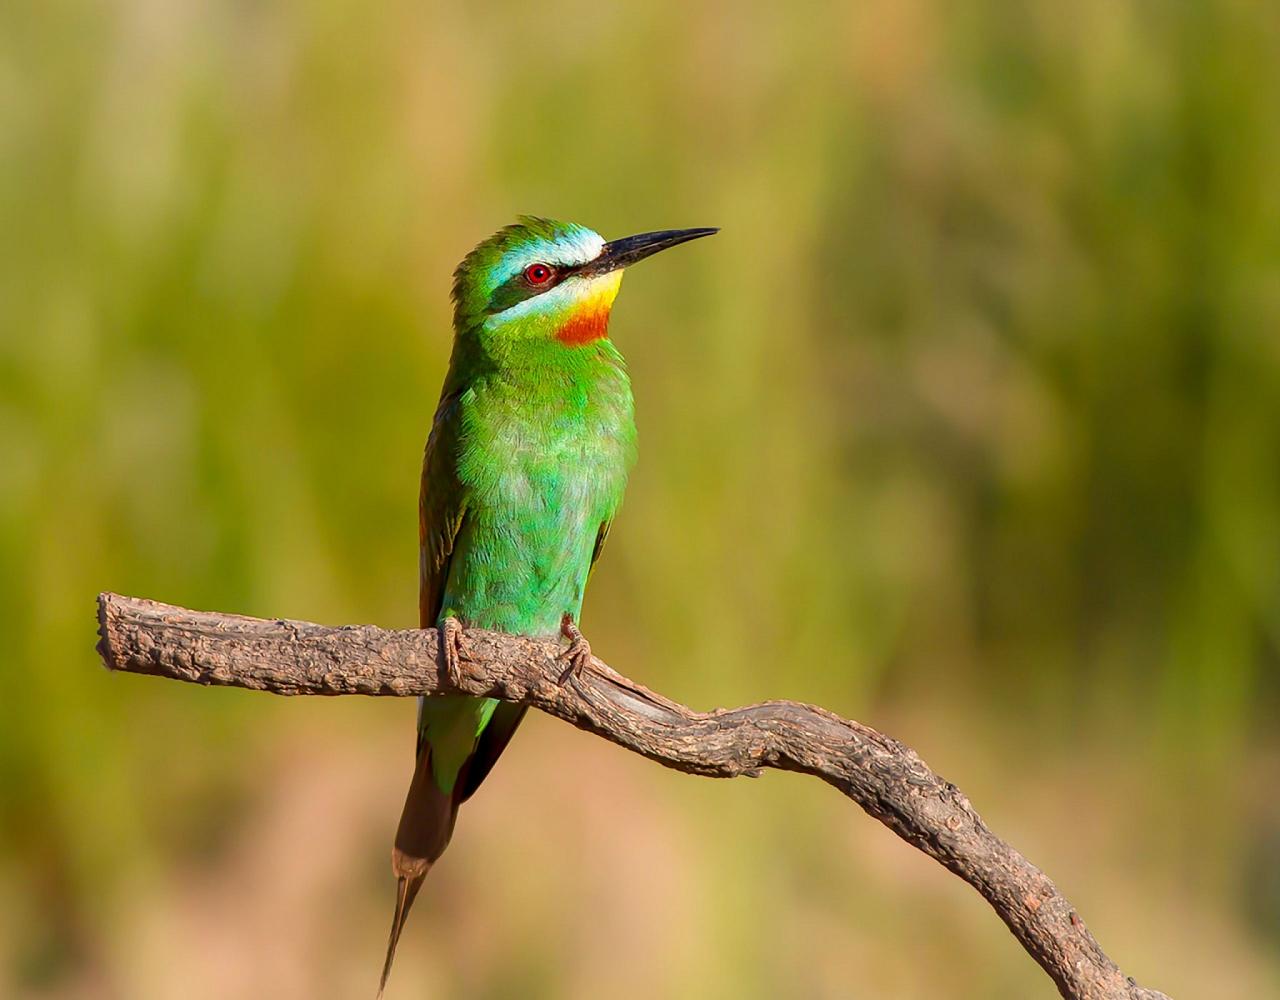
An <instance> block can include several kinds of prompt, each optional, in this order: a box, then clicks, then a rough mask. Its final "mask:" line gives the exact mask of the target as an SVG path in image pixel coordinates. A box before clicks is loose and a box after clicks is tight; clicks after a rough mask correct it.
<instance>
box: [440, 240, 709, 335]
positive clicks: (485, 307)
mask: <svg viewBox="0 0 1280 1000" xmlns="http://www.w3.org/2000/svg"><path fill="white" fill-rule="evenodd" d="M714 232H717V230H715V229H670V230H664V231H662V232H656V233H642V234H641V235H639V236H629V237H627V238H626V239H621V240H614V241H612V242H609V243H606V242H605V241H604V239H602V238H601V237H600V235H599V234H598V233H595V232H592V231H591V230H590V229H587V228H586V227H585V226H579V225H576V224H574V223H572V222H556V221H554V220H552V219H539V218H535V217H534V216H529V215H522V216H520V219H519V221H518V222H516V223H515V224H514V225H510V226H507V227H506V228H505V229H502V230H499V231H498V232H496V233H494V234H493V235H492V236H490V237H489V238H488V239H487V240H485V241H484V242H483V243H481V244H480V245H479V246H478V247H476V248H475V249H474V250H472V251H471V252H470V253H469V254H467V256H466V257H465V258H464V259H463V261H462V263H461V264H459V265H458V269H457V270H456V271H455V272H454V274H453V305H454V312H453V316H454V328H455V329H456V331H457V333H458V334H459V336H466V335H474V336H478V337H480V338H482V339H485V340H489V341H502V340H529V339H543V340H556V341H559V342H561V343H563V344H565V345H566V346H570V347H572V346H578V345H581V344H586V343H590V342H591V341H594V340H599V339H600V338H601V337H603V336H605V335H606V334H607V333H608V330H609V312H610V309H611V308H612V306H613V300H614V297H615V296H616V295H617V294H618V286H619V285H620V284H621V283H622V271H623V269H624V268H625V267H626V266H627V265H628V264H634V263H635V262H636V261H639V260H643V259H644V258H645V257H648V256H650V255H652V254H655V253H657V252H658V251H659V250H665V249H666V248H667V247H673V246H675V245H677V244H679V243H686V242H688V241H689V240H695V239H697V238H698V237H700V236H710V235H711V234H712V233H714Z"/></svg>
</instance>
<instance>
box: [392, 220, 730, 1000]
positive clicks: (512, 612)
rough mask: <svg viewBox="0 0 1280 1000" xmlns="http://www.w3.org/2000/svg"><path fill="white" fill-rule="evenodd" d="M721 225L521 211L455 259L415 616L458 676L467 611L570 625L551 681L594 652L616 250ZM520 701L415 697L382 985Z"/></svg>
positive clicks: (624, 455)
mask: <svg viewBox="0 0 1280 1000" xmlns="http://www.w3.org/2000/svg"><path fill="white" fill-rule="evenodd" d="M717 231H718V230H717V229H716V228H709V227H704V228H697V229H668V230H661V231H656V232H648V233H641V234H639V235H637V236H629V237H626V238H624V239H619V240H611V241H608V242H606V241H605V240H604V239H603V238H602V237H601V236H600V235H599V234H597V233H596V232H594V231H593V230H591V229H588V228H587V227H585V226H581V225H577V224H575V223H570V222H560V221H556V220H554V219H547V218H542V217H538V216H519V217H518V219H517V221H516V222H515V223H514V224H512V225H508V226H506V227H505V228H503V229H501V230H499V231H498V232H496V233H494V234H493V235H492V236H490V237H489V238H487V239H485V240H483V241H482V242H481V243H480V244H478V245H477V246H476V247H475V249H473V250H472V251H471V252H470V253H468V254H467V255H466V257H465V258H464V259H463V260H462V263H461V264H459V265H458V268H457V270H456V271H455V272H454V276H453V294H452V298H453V351H452V356H451V358H450V361H449V368H448V371H447V373H446V375H445V379H444V385H443V387H442V389H441V393H440V401H439V404H438V405H437V408H436V411H435V417H434V419H433V421H432V425H431V431H430V435H429V437H428V440H427V446H426V451H425V453H424V456H423V462H422V480H421V489H420V493H419V502H418V528H419V531H418V535H419V591H418V594H419V596H418V611H419V623H420V625H421V627H422V628H437V629H438V630H439V638H440V648H441V658H442V660H443V661H444V662H443V667H444V669H445V670H446V672H447V673H448V674H449V675H450V676H451V677H454V678H457V677H459V676H461V675H460V670H461V660H462V658H463V657H464V656H465V655H466V630H467V629H470V628H480V629H491V630H494V631H499V632H506V633H512V634H516V635H525V636H541V637H555V638H557V640H559V639H561V638H563V639H566V640H568V644H567V648H565V649H564V651H563V652H562V653H561V654H560V660H561V661H562V662H563V663H564V669H563V672H562V673H560V675H559V679H560V682H561V683H566V682H567V681H568V680H569V679H570V678H572V677H574V676H575V675H577V674H578V673H580V672H581V671H582V670H583V669H584V668H585V666H586V665H587V664H588V663H589V662H590V659H591V645H590V643H589V642H588V641H587V639H586V638H585V637H584V636H583V634H582V632H581V630H580V629H579V627H578V620H579V615H580V613H581V609H582V600H583V595H584V593H585V591H586V586H587V579H588V577H589V576H590V574H591V571H592V569H593V568H594V566H595V564H596V561H597V560H598V559H599V558H600V553H601V551H602V550H603V548H604V544H605V540H606V539H607V538H608V536H609V527H610V525H611V524H612V523H613V520H614V516H615V515H616V514H617V512H618V507H619V505H620V504H621V502H622V496H623V492H624V490H625V487H626V482H627V476H628V473H629V472H630V470H631V467H632V465H633V464H634V462H635V457H636V426H635V418H634V402H633V397H632V391H631V383H630V379H629V378H628V375H627V369H626V364H625V362H624V360H623V357H622V354H621V353H620V352H619V350H618V348H617V347H616V346H615V345H614V343H613V341H612V340H610V338H609V318H610V313H611V310H612V307H613V302H614V299H615V297H616V296H617V294H618V288H619V286H620V284H621V282H622V275H623V271H624V270H625V269H626V268H627V267H629V266H630V265H632V264H635V263H637V262H638V261H641V260H643V259H645V258H646V257H649V256H652V255H653V254H655V253H658V252H659V251H661V250H666V249H668V248H670V247H674V246H677V245H679V244H681V243H687V242H688V241H690V240H695V239H699V238H701V237H704V236H710V235H712V234H713V233H715V232H717ZM524 714H525V707H524V706H522V705H512V704H508V703H504V702H500V701H498V700H497V699H494V698H472V697H465V696H453V695H449V696H442V697H424V698H420V699H419V701H418V726H417V735H418V738H417V749H416V755H415V763H414V771H413V777H412V779H411V781H410V784H409V790H408V793H407V795H406V797H405V803H404V810H403V812H402V814H401V817H400V823H399V826H398V828H397V830H396V836H395V843H394V847H393V848H392V871H393V873H394V875H395V877H396V901H395V912H394V915H393V918H392V924H391V933H390V937H389V939H388V942H387V952H386V959H385V961H384V963H383V968H382V978H381V981H380V984H379V988H378V995H379V997H381V995H382V992H383V990H385V988H386V984H387V977H388V976H389V975H390V972H391V965H392V962H393V960H394V958H395V952H396V945H397V943H398V942H399V940H400V935H401V932H402V931H403V930H404V925H405V920H406V918H407V917H408V914H409V909H410V907H411V906H412V905H413V902H414V899H415V898H416V897H417V895H418V891H419V890H420V889H421V887H422V883H423V880H424V879H425V878H426V875H427V872H428V871H429V870H430V869H431V866H432V865H433V864H434V863H435V862H436V861H437V859H439V857H440V856H441V854H442V853H443V852H444V850H445V848H446V847H447V846H448V844H449V840H450V837H451V836H452V834H453V828H454V821H455V820H456V818H457V814H458V807H459V806H461V805H462V803H464V802H466V801H467V799H469V798H470V797H471V796H472V794H474V793H475V791H476V789H477V788H478V787H479V786H480V783H481V782H482V781H484V779H485V777H486V776H487V775H488V774H489V772H490V770H491V769H492V768H493V766H494V763H495V762H496V761H497V759H498V757H499V756H500V755H501V754H502V752H503V750H505V749H506V747H507V744H508V743H509V742H510V741H511V737H512V735H513V734H514V733H515V731H516V728H517V727H518V726H519V725H520V720H521V719H522V718H523V717H524Z"/></svg>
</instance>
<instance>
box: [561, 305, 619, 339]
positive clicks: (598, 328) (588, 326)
mask: <svg viewBox="0 0 1280 1000" xmlns="http://www.w3.org/2000/svg"><path fill="white" fill-rule="evenodd" d="M611 311H612V310H611V309H610V308H609V306H607V305H604V306H602V305H599V304H597V303H592V304H591V305H590V306H588V307H587V308H585V309H580V310H578V311H577V312H575V313H574V314H573V315H572V316H570V317H569V319H568V320H567V321H566V322H565V323H564V325H562V326H561V327H560V329H559V330H557V331H556V340H558V341H560V343H562V344H568V345H570V346H571V347H573V346H578V345H581V344H589V343H591V342H592V341H593V340H599V339H600V338H602V337H606V336H608V334H609V313H610V312H611Z"/></svg>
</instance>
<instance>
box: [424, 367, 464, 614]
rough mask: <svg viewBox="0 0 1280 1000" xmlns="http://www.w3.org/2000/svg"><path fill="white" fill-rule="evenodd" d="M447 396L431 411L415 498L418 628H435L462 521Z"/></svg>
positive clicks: (452, 397)
mask: <svg viewBox="0 0 1280 1000" xmlns="http://www.w3.org/2000/svg"><path fill="white" fill-rule="evenodd" d="M461 396H462V393H461V391H456V392H452V393H446V394H445V395H444V396H442V397H441V399H440V405H439V406H438V407H437V408H436V415H435V420H434V421H433V422H432V425H431V434H430V436H429V437H428V438H427V450H426V453H425V454H424V455H423V457H422V487H421V490H420V492H419V494H418V556H419V565H418V624H419V625H420V626H421V627H422V628H435V626H436V620H437V619H438V618H439V617H440V606H441V604H442V603H443V601H444V589H445V584H446V583H447V582H448V579H449V563H450V561H451V560H452V558H453V546H454V542H455V541H457V538H458V532H459V531H461V530H462V523H463V521H464V520H465V518H466V511H467V503H466V493H465V491H464V489H463V486H462V483H461V482H459V480H458V463H457V448H458V423H459V420H458V401H459V399H460V398H461Z"/></svg>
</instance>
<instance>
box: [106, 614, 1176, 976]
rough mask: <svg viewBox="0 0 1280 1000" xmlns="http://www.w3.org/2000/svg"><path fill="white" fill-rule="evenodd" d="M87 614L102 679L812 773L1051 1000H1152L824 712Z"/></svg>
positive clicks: (365, 635)
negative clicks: (167, 682)
mask: <svg viewBox="0 0 1280 1000" xmlns="http://www.w3.org/2000/svg"><path fill="white" fill-rule="evenodd" d="M98 620H99V632H100V635H101V640H100V642H99V643H98V651H99V653H100V654H101V655H102V659H103V661H104V662H105V663H106V665H107V666H108V667H109V668H110V669H112V670H123V671H128V672H130V673H138V674H152V675H155V676H158V677H169V678H173V679H175V680H182V681H190V682H192V683H196V684H213V685H223V686H233V687H242V688H250V689H253V690H256V691H270V692H272V693H274V694H289V695H292V694H320V695H343V694H364V695H419V694H422V695H431V694H468V695H483V696H490V697H495V698H501V699H502V700H504V701H510V702H519V703H522V704H526V705H532V706H534V707H535V708H538V709H541V710H542V711H543V712H546V713H547V714H548V715H554V716H555V717H556V718H559V719H563V720H564V721H565V722H568V723H571V724H572V725H574V726H577V727H578V728H579V729H583V730H586V731H587V732H589V733H594V734H595V735H597V736H602V737H604V738H605V739H607V740H610V741H611V742H613V743H616V744H618V745H619V746H621V747H625V748H626V749H628V750H631V751H633V752H635V753H638V754H641V755H643V756H645V757H648V758H649V759H650V760H655V761H657V762H658V763H660V764H663V765H665V766H667V767H671V768H675V769H676V770H678V771H685V772H687V773H689V774H701V775H707V776H710V777H717V778H732V777H735V776H737V775H741V774H755V773H758V772H759V770H760V769H761V768H767V767H768V768H777V769H779V770H783V771H799V772H801V773H804V774H812V775H814V776H816V777H819V778H821V779H822V780H823V781H825V782H827V783H828V784H829V785H832V786H834V787H835V788H837V789H838V790H839V791H841V792H843V793H844V794H845V795H847V796H848V797H849V798H851V799H853V801H854V802H856V803H857V804H858V805H859V806H861V807H862V808H863V809H864V810H865V811H866V812H868V813H869V814H871V815H872V816H874V817H875V818H876V819H878V820H880V822H882V823H883V824H884V825H885V826H887V827H889V829H890V830H892V831H893V832H894V833H896V834H897V835H898V836H899V837H901V838H902V839H903V840H905V841H906V842H907V843H909V844H911V845H912V846H913V847H915V848H917V849H918V850H921V851H923V852H924V853H925V854H927V855H929V857H931V858H933V859H934V860H935V861H937V862H938V863H939V864H941V865H943V866H944V867H945V868H947V869H948V870H949V871H951V872H954V873H955V874H956V875H958V876H960V878H962V879H964V880H965V881H966V882H968V883H969V884H970V885H971V886H973V888H975V889H976V890H977V891H978V892H979V893H981V895H982V897H983V898H984V899H985V900H986V901H987V902H988V903H990V904H991V906H992V908H993V909H994V910H995V911H996V913H997V914H999V916H1000V919H1001V920H1003V921H1004V922H1005V924H1006V925H1008V927H1009V929H1010V930H1011V931H1012V932H1013V934H1014V936H1015V937H1016V938H1017V939H1018V941H1019V942H1020V943H1021V945H1022V946H1023V948H1025V949H1026V951H1027V953H1028V954H1030V955H1031V957H1032V958H1034V959H1035V960H1036V961H1037V962H1038V963H1039V964H1040V966H1041V967H1042V968H1043V969H1044V971H1045V972H1046V973H1048V975H1049V977H1050V978H1051V979H1052V980H1053V981H1054V983H1055V984H1057V987H1058V990H1059V992H1060V993H1061V994H1062V996H1064V997H1067V998H1069V1000H1168V998H1166V997H1164V994H1162V993H1158V992H1156V991H1155V990H1149V989H1144V988H1142V987H1140V986H1138V985H1137V984H1136V983H1135V982H1134V981H1133V980H1132V979H1129V978H1127V977H1126V976H1125V975H1124V973H1123V972H1121V971H1120V969H1119V968H1117V967H1116V964H1115V963H1114V962H1112V961H1111V959H1109V958H1108V957H1107V956H1106V955H1105V954H1104V953H1103V951H1102V949H1101V948H1100V947H1099V946H1098V942H1097V941H1095V940H1094V938H1093V935H1092V934H1090V933H1089V931H1088V929H1087V928H1086V927H1085V925H1084V921H1083V920H1082V919H1081V918H1080V917H1079V916H1078V915H1077V913H1076V911H1075V909H1074V908H1073V907H1072V906H1071V904H1070V902H1068V901H1067V899H1066V898H1065V897H1064V896H1063V895H1062V894H1061V893H1060V892H1059V891H1058V889H1057V887H1056V886H1055V885H1054V884H1053V883H1052V882H1051V881H1050V880H1049V879H1048V877H1046V876H1045V874H1044V873H1043V872H1042V871H1040V869H1038V868H1036V867H1035V866H1034V865H1033V864H1031V862H1029V861H1028V860H1027V859H1026V858H1024V857H1023V856H1022V855H1021V854H1019V853H1018V852H1017V851H1016V850H1014V849H1013V848H1012V847H1010V846H1009V845H1008V844H1007V843H1005V842H1004V841H1003V840H1001V839H1000V838H999V837H997V836H996V835H995V834H993V833H992V832H991V831H990V830H989V829H988V828H987V825H986V824H985V823H984V822H983V821H982V818H981V817H980V816H979V815H978V814H977V812H975V811H974V809H973V806H971V805H970V804H969V800H968V799H967V798H966V797H965V796H964V795H963V794H962V793H961V792H960V791H959V789H957V788H956V787H955V786H954V785H952V784H951V783H950V782H948V781H944V780H943V779H942V778H940V777H939V776H938V775H936V774H934V772H933V771H931V770H930V769H929V768H928V766H927V765H926V764H925V763H924V761H922V760H921V759H920V757H919V756H918V755H917V754H916V753H915V751H914V750H912V749H910V748H909V747H906V746H904V745H903V744H901V743H899V742H898V741H897V740H894V739H891V738H890V737H888V736H884V735H883V734H881V733H878V732H876V731H875V730H874V729H871V728H869V727H867V726H864V725H862V724H860V723H858V722H853V721H850V720H848V719H842V718H840V717H839V716H838V715H834V714H832V713H831V712H828V711H826V710H825V709H821V708H817V707H815V706H813V705H804V704H800V703H799V702H793V701H770V702H764V703H763V704H760V705H751V706H749V707H747V708H737V709H728V710H718V711H715V712H695V711H693V710H692V709H689V708H686V707H685V706H683V705H680V704H677V703H676V702H673V701H671V700H670V699H668V698H664V697H663V696H662V695H659V694H655V693H654V692H652V691H650V690H648V689H647V688H644V687H642V686H641V685H639V684H636V683H635V682H634V681H631V680H628V679H627V678H625V677H622V676H621V675H620V674H618V673H616V672H615V671H613V670H612V669H610V668H609V667H608V666H607V665H606V664H604V663H602V662H600V661H599V660H593V662H592V667H591V669H590V670H587V671H584V672H583V673H582V675H581V676H580V677H577V678H575V679H573V680H571V681H569V682H568V683H566V684H565V685H563V686H561V685H560V684H558V683H557V678H558V676H559V674H560V665H558V664H556V663H555V662H554V657H555V654H556V653H557V652H558V651H559V649H558V645H557V644H556V643H555V642H553V641H551V640H538V639H527V638H520V637H515V636H509V635H500V634H497V633H492V632H482V631H478V630H471V631H468V633H467V654H468V656H467V658H466V659H464V661H463V676H462V677H460V678H457V679H455V680H453V681H451V680H450V678H449V677H447V676H446V674H445V672H444V671H443V670H442V669H441V668H440V667H439V666H438V663H437V636H436V632H435V631H434V630H433V629H403V630H398V631H389V630H385V629H380V628H376V627H374V626H372V625H361V626H343V627H341V628H328V627H325V626H322V625H314V624H311V623H309V622H296V621H283V620H277V621H268V620H265V619H259V618H246V617H241V616H239V615H223V614H213V613H209V612H200V611H188V610H186V609H184V608H177V607H172V606H170V605H167V604H158V603H156V602H154V601H144V600H140V599H137V598H131V597H121V596H118V595H116V594H101V595H99V598H98Z"/></svg>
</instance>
